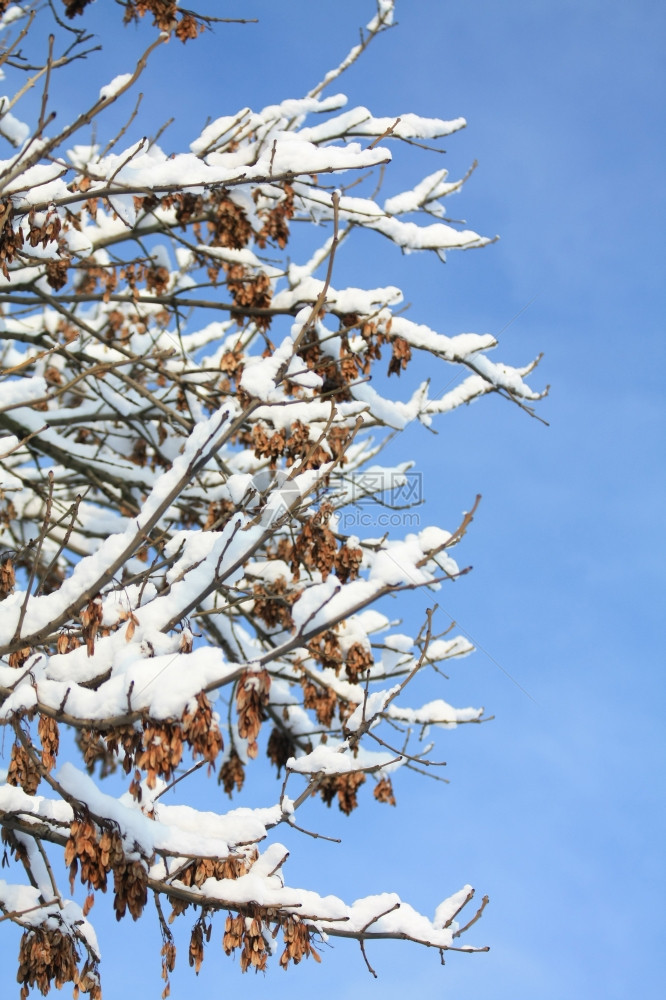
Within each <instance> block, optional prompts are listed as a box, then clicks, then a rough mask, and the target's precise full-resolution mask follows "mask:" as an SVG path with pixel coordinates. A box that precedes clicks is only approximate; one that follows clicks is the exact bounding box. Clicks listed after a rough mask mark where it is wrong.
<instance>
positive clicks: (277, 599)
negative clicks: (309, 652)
mask: <svg viewBox="0 0 666 1000" xmlns="http://www.w3.org/2000/svg"><path fill="white" fill-rule="evenodd" d="M301 593H302V591H300V590H291V591H290V590H289V589H288V584H287V581H286V580H285V578H284V577H283V576H279V577H278V578H277V579H276V580H274V581H273V582H272V583H270V584H268V583H255V585H254V588H253V595H254V613H255V615H257V617H258V618H261V620H262V621H263V622H265V623H266V625H268V627H269V628H275V627H276V626H278V625H279V626H280V627H281V628H283V629H291V628H292V627H293V624H294V620H293V618H292V617H291V607H292V605H293V603H294V601H296V600H297V599H298V598H299V597H300V595H301Z"/></svg>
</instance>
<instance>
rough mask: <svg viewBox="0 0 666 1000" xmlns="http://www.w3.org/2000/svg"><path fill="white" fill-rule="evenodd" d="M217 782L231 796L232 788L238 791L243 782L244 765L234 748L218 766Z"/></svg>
mask: <svg viewBox="0 0 666 1000" xmlns="http://www.w3.org/2000/svg"><path fill="white" fill-rule="evenodd" d="M217 780H218V784H220V785H222V787H223V788H224V790H225V792H226V793H227V795H228V796H229V798H231V796H232V794H233V790H234V788H235V789H236V791H237V792H240V790H241V788H242V787H243V785H244V783H245V767H244V766H243V761H242V760H241V759H240V757H239V756H238V754H237V753H236V751H235V750H232V751H231V753H230V755H229V757H228V759H227V760H225V762H224V764H223V765H222V767H221V768H220V773H219V775H218V778H217Z"/></svg>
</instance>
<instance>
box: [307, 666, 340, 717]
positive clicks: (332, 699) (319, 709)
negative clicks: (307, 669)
mask: <svg viewBox="0 0 666 1000" xmlns="http://www.w3.org/2000/svg"><path fill="white" fill-rule="evenodd" d="M301 683H302V686H303V705H304V707H305V708H311V709H313V711H314V713H315V715H316V716H317V722H319V723H320V725H322V726H324V728H325V729H330V727H331V723H332V721H333V715H334V714H335V709H336V708H337V704H338V698H337V695H336V693H335V691H333V690H332V689H331V688H329V687H325V686H323V685H322V686H320V685H319V684H314V683H313V682H312V681H311V680H308V679H306V678H304V679H303V680H302V682H301Z"/></svg>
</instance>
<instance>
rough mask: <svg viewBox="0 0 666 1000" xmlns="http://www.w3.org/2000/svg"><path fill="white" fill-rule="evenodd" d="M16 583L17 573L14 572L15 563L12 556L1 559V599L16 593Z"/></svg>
mask: <svg viewBox="0 0 666 1000" xmlns="http://www.w3.org/2000/svg"><path fill="white" fill-rule="evenodd" d="M15 585H16V575H15V573H14V563H13V562H12V559H11V557H10V556H5V557H4V559H0V601H4V599H5V597H9V595H10V594H13V593H14V587H15Z"/></svg>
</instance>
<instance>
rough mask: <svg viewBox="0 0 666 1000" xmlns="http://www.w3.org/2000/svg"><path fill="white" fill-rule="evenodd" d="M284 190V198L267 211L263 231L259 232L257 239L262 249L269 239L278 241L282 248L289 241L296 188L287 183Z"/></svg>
mask: <svg viewBox="0 0 666 1000" xmlns="http://www.w3.org/2000/svg"><path fill="white" fill-rule="evenodd" d="M282 190H283V192H284V195H283V197H282V199H281V200H280V201H279V202H278V203H277V205H275V206H274V208H271V209H269V210H268V212H266V213H265V217H266V221H265V222H264V225H263V228H262V229H261V232H259V233H257V236H256V241H257V244H258V246H260V247H261V249H262V250H263V249H264V248H265V246H266V243H267V242H268V241H269V240H271V241H272V242H274V243H277V245H278V246H279V247H280V249H281V250H284V248H285V247H286V245H287V243H288V241H289V220H290V219H291V218H292V216H293V214H294V189H293V188H292V187H291V185H290V184H285V185H284V186H283V188H282Z"/></svg>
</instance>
